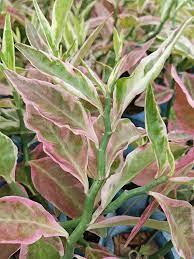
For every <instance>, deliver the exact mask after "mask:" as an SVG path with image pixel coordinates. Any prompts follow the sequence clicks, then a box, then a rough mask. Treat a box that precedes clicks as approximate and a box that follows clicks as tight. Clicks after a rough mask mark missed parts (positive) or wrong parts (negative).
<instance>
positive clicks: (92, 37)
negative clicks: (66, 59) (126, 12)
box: [71, 19, 107, 67]
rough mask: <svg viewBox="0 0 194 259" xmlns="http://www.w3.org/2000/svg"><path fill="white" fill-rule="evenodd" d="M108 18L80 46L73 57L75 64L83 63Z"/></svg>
mask: <svg viewBox="0 0 194 259" xmlns="http://www.w3.org/2000/svg"><path fill="white" fill-rule="evenodd" d="M106 21H107V19H105V20H104V21H103V22H102V23H101V24H100V25H99V26H98V27H97V28H96V29H95V30H94V31H93V32H92V33H91V35H90V36H89V37H88V39H87V40H86V41H85V42H84V44H83V46H82V47H81V48H80V50H79V51H78V52H77V54H76V55H75V57H74V58H73V59H72V62H71V63H72V64H73V65H74V66H76V67H77V66H79V65H80V63H81V60H82V59H83V58H84V57H85V56H86V55H87V54H88V51H89V50H90V48H91V46H92V44H93V42H94V41H95V40H96V38H97V37H98V35H99V33H100V32H101V30H102V28H103V27H104V25H105V23H106Z"/></svg>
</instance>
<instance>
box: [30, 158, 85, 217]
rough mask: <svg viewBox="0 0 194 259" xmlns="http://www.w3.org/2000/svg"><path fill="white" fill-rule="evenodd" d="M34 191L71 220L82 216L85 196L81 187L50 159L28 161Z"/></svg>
mask: <svg viewBox="0 0 194 259" xmlns="http://www.w3.org/2000/svg"><path fill="white" fill-rule="evenodd" d="M30 166H31V172H32V181H33V184H34V186H35V188H36V190H37V191H38V192H39V193H41V195H42V196H43V197H44V198H45V199H46V200H48V201H49V202H51V203H52V204H53V205H55V207H57V208H58V209H59V210H61V211H62V212H64V213H65V214H66V215H68V216H69V217H71V218H74V217H79V216H81V214H82V210H83V203H84V200H85V194H84V190H83V187H82V185H81V184H80V183H79V181H78V180H77V179H76V178H75V177H73V176H72V175H71V174H69V173H67V172H64V171H63V170H62V169H61V167H60V166H59V165H58V164H57V163H55V162H54V161H53V160H52V159H51V158H49V157H47V158H42V159H39V160H33V161H30Z"/></svg>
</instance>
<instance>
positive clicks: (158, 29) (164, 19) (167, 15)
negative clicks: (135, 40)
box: [145, 0, 174, 41]
mask: <svg viewBox="0 0 194 259" xmlns="http://www.w3.org/2000/svg"><path fill="white" fill-rule="evenodd" d="M173 6H174V0H172V1H171V2H169V6H168V8H167V10H166V13H165V16H164V17H163V19H162V20H161V22H160V24H159V25H158V26H157V27H156V29H155V31H153V32H152V33H151V34H150V35H148V37H147V38H146V40H145V41H148V40H151V39H152V38H154V37H156V36H157V35H158V34H159V33H160V32H161V30H162V28H163V26H164V24H165V23H166V21H167V20H168V19H169V17H170V13H171V10H172V7H173Z"/></svg>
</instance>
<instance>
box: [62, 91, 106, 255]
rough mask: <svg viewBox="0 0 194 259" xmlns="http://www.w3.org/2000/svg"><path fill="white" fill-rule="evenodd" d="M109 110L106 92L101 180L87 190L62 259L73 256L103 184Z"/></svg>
mask: <svg viewBox="0 0 194 259" xmlns="http://www.w3.org/2000/svg"><path fill="white" fill-rule="evenodd" d="M110 110H111V97H110V93H108V92H107V95H106V100H105V109H104V125H105V133H104V136H103V138H102V142H101V144H100V147H99V152H98V176H99V178H100V179H102V180H95V181H94V182H93V184H92V186H91V188H90V190H89V194H88V196H87V197H86V200H85V204H84V210H83V214H82V216H81V220H80V222H79V225H78V226H77V227H76V228H75V229H74V231H73V232H72V233H71V235H70V236H69V238H68V240H67V244H66V249H65V251H66V253H65V255H64V256H63V259H71V258H73V255H74V246H75V244H76V243H77V242H78V241H79V240H80V238H81V237H82V235H83V233H84V232H85V231H86V229H87V227H88V225H89V223H90V221H91V219H92V214H93V210H94V202H95V199H96V196H97V194H98V192H99V190H100V188H101V186H102V184H103V183H104V181H103V177H104V176H105V168H106V159H105V157H106V148H107V145H108V141H109V139H110V136H111V122H110Z"/></svg>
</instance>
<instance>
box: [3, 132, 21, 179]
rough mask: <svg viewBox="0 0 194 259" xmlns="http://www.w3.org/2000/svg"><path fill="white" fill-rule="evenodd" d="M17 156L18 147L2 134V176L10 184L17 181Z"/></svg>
mask: <svg viewBox="0 0 194 259" xmlns="http://www.w3.org/2000/svg"><path fill="white" fill-rule="evenodd" d="M17 154H18V150H17V147H16V146H15V145H14V143H13V142H12V140H11V139H10V138H8V137H7V136H6V135H4V134H3V133H1V132H0V175H1V176H3V177H4V179H5V180H6V181H7V182H8V183H11V182H12V181H15V168H16V162H17Z"/></svg>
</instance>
